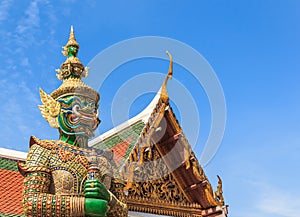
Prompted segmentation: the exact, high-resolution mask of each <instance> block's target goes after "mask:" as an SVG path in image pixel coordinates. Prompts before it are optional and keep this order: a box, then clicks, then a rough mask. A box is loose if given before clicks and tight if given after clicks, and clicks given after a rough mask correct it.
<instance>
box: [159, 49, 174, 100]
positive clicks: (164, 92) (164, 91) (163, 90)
mask: <svg viewBox="0 0 300 217" xmlns="http://www.w3.org/2000/svg"><path fill="white" fill-rule="evenodd" d="M166 54H167V55H168V56H169V58H170V66H169V70H168V75H167V76H166V78H165V80H164V82H163V84H162V86H161V93H160V96H161V98H163V99H164V100H167V99H168V98H169V96H168V91H167V82H168V80H169V78H170V79H172V76H173V57H172V55H171V53H170V52H169V51H166Z"/></svg>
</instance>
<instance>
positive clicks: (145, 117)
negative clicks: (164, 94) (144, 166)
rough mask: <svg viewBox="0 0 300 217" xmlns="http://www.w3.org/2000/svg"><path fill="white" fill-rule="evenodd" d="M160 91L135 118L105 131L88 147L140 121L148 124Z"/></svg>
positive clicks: (159, 96) (90, 142)
mask: <svg viewBox="0 0 300 217" xmlns="http://www.w3.org/2000/svg"><path fill="white" fill-rule="evenodd" d="M161 89H162V88H160V89H159V91H158V92H157V93H156V95H155V97H154V98H153V99H152V101H151V102H150V103H149V104H148V106H147V107H146V108H145V109H144V110H142V111H141V112H140V113H139V114H137V115H136V116H134V117H132V118H130V119H129V120H127V121H124V122H123V123H121V124H119V125H118V126H116V127H114V128H112V129H110V130H108V131H106V132H105V133H103V134H101V135H100V136H98V137H96V138H94V139H92V140H91V141H89V146H90V147H91V146H94V145H96V144H98V143H100V142H102V141H104V140H106V139H108V138H109V137H111V136H113V135H115V134H116V133H117V132H121V131H122V130H124V129H126V128H127V127H130V126H131V125H133V124H135V123H137V122H139V121H142V122H143V123H144V124H146V123H148V122H149V118H150V117H151V114H152V112H153V110H154V109H155V108H156V105H157V104H158V102H159V100H160V98H161Z"/></svg>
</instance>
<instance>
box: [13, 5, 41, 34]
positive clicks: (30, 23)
mask: <svg viewBox="0 0 300 217" xmlns="http://www.w3.org/2000/svg"><path fill="white" fill-rule="evenodd" d="M39 13H40V10H39V7H38V1H37V0H36V1H32V2H31V3H30V5H29V7H28V8H27V9H26V11H25V17H24V18H22V19H21V20H20V22H19V25H18V26H17V28H16V31H17V33H19V34H23V33H24V32H27V31H28V30H30V29H32V28H38V27H39V25H40V17H39Z"/></svg>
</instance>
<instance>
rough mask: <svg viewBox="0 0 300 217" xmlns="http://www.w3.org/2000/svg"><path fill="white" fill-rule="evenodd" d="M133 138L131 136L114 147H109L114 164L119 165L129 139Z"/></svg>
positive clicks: (129, 141)
mask: <svg viewBox="0 0 300 217" xmlns="http://www.w3.org/2000/svg"><path fill="white" fill-rule="evenodd" d="M132 140H133V137H131V138H129V139H127V140H125V141H124V142H120V143H119V144H116V145H115V146H114V147H112V148H110V150H112V151H113V152H114V160H115V162H116V165H117V166H119V165H120V163H121V161H122V160H123V158H124V156H125V154H126V151H127V148H128V146H129V144H130V143H131V141H132Z"/></svg>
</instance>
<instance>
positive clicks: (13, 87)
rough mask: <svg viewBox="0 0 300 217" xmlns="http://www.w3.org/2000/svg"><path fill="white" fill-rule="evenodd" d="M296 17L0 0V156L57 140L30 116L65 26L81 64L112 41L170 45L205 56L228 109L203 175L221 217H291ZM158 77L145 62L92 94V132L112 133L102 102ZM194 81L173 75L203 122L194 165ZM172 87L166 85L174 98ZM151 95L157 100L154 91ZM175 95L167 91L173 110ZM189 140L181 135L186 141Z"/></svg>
mask: <svg viewBox="0 0 300 217" xmlns="http://www.w3.org/2000/svg"><path fill="white" fill-rule="evenodd" d="M299 10H300V3H299V1H296V0H294V1H292V0H287V1H283V0H276V1H271V0H264V1H261V0H251V1H250V0H245V1H238V0H229V1H214V0H212V1H196V0H195V1H188V2H187V1H186V2H184V1H158V0H154V1H137V0H136V1H121V0H119V1H109V2H108V1H93V0H89V1H75V0H74V1H73V0H61V1H56V2H55V3H54V1H38V0H36V1H16V0H2V1H1V2H0V45H1V52H0V65H1V67H0V76H1V78H0V90H1V91H0V99H1V101H2V103H1V105H0V112H1V114H2V115H1V116H0V123H1V130H2V131H1V135H2V142H1V147H4V148H11V149H15V150H21V151H27V150H28V140H29V137H30V135H35V136H37V137H39V138H43V139H54V138H56V137H57V132H56V131H55V130H53V129H51V128H50V127H49V126H48V124H47V123H46V121H44V120H43V119H42V117H41V115H40V112H39V110H38V107H37V105H38V104H40V100H39V95H38V88H39V87H42V88H43V89H44V90H45V91H46V92H47V93H51V92H52V91H53V90H54V89H56V88H57V87H58V86H59V85H60V81H58V80H57V79H56V77H55V69H56V68H59V66H60V64H61V63H62V62H63V61H64V60H65V57H63V56H62V55H61V46H63V45H65V43H66V41H67V38H68V34H69V29H70V25H74V28H75V34H76V37H77V40H78V42H79V43H80V45H81V48H80V51H79V58H80V59H81V61H82V62H83V63H84V64H85V65H86V64H88V63H89V62H90V61H91V60H92V59H93V58H94V57H95V56H96V55H97V54H98V53H99V52H101V51H102V50H104V49H106V48H107V47H109V46H111V45H113V44H115V43H118V42H120V41H123V40H126V39H130V38H133V37H141V36H160V37H168V38H172V39H176V40H178V41H181V42H183V43H186V44H187V45H189V46H191V47H192V48H194V49H195V50H196V51H198V52H199V53H200V54H202V55H203V57H204V58H205V59H206V60H207V61H208V62H209V64H210V65H211V66H212V68H213V69H214V71H215V73H216V75H217V76H218V78H219V81H220V83H221V85H222V88H223V91H224V95H225V100H226V106H227V123H226V128H225V134H224V138H223V141H222V143H221V146H220V149H219V150H218V152H217V154H216V156H215V157H214V158H213V160H212V161H210V162H209V164H208V165H207V166H206V167H205V171H206V173H207V175H208V177H209V178H210V180H211V182H212V184H213V185H214V186H216V183H217V178H216V175H217V174H219V175H220V176H221V177H222V178H223V182H224V183H223V186H224V196H225V200H226V203H227V204H229V206H230V207H229V213H230V215H229V216H231V217H248V216H249V217H253V216H255V217H267V216H272V217H296V216H298V208H299V207H300V199H299V198H300V197H299V196H300V189H299V187H298V180H299V178H300V175H299V173H298V171H299V168H300V161H299V153H300V134H299V131H300V124H299V123H300V113H299V111H300V89H299V83H300V73H299V69H300V61H299V60H300V25H299V20H300V13H299ZM165 49H168V48H165ZM182 56H184V53H183V54H182ZM111 58H114V57H113V56H112V57H111ZM187 58H188V57H187ZM175 59H176V57H174V60H175ZM167 68H168V62H167V61H164V60H157V59H145V60H136V61H131V62H129V63H127V64H124V65H122V66H120V67H119V68H117V69H116V70H115V71H114V72H112V73H111V76H110V77H109V78H108V79H107V81H106V83H104V85H103V87H101V88H100V90H99V91H100V94H101V97H102V98H101V104H100V111H101V114H100V119H101V120H102V123H101V125H100V129H99V132H100V133H101V132H105V131H106V130H108V129H110V128H111V127H112V126H113V125H112V122H111V120H110V119H111V118H110V113H111V101H112V98H113V97H114V95H115V94H116V92H117V90H118V89H119V87H120V86H121V85H122V84H123V83H124V82H126V81H127V80H128V79H130V78H131V77H134V76H136V75H139V73H147V72H159V73H166V72H167ZM91 70H92V69H91ZM193 79H194V78H193V77H192V76H190V75H189V74H188V73H187V72H186V70H184V69H183V68H182V67H180V66H179V65H176V64H175V66H174V80H175V81H180V82H181V83H182V85H183V86H184V87H186V89H187V90H189V91H190V93H191V94H192V95H193V97H194V100H195V102H196V105H197V108H198V109H199V111H200V114H199V115H200V120H201V127H200V134H199V140H198V142H197V144H196V145H195V151H196V154H197V156H198V158H199V157H200V156H201V151H202V150H203V143H205V140H206V139H207V137H208V133H209V127H210V121H211V114H210V107H209V100H208V99H207V97H206V96H205V92H204V91H203V89H201V86H200V87H199V86H197V85H199V84H197V82H195V81H194V80H195V79H194V80H193ZM154 80H155V79H154ZM156 80H157V79H156ZM158 80H159V79H158ZM175 81H171V82H169V86H170V88H171V89H172V85H174V83H176V82H175ZM149 82H152V81H149ZM153 86H154V88H156V86H157V89H158V88H159V87H160V83H159V81H157V82H153ZM178 94H179V93H176V91H170V96H171V99H175V98H176V95H178ZM151 96H152V95H151V94H150V95H149V94H148V95H146V96H144V98H143V97H140V98H138V99H137V100H136V101H135V102H134V104H133V105H132V107H131V108H130V115H131V116H132V115H134V114H136V113H137V112H138V111H140V110H141V109H142V108H143V106H145V104H147V102H149V100H150V99H151ZM172 97H173V98H172ZM173 105H174V107H175V111H176V113H177V117H178V118H179V119H180V121H183V120H184V119H185V118H187V117H185V116H181V115H180V107H178V108H176V102H175V101H174V103H173ZM125 120H126V118H125ZM188 129H189V128H188V127H187V128H184V129H183V130H184V131H185V133H186V134H187V136H188V135H189V130H188Z"/></svg>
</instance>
